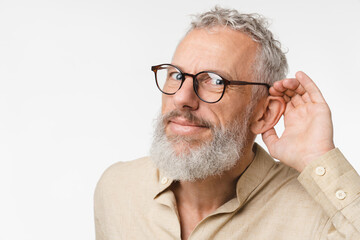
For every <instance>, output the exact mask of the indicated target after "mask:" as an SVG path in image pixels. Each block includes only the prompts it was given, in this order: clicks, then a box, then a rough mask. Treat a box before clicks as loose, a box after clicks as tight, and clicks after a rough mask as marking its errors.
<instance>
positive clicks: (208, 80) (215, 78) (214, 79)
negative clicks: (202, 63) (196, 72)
mask: <svg viewBox="0 0 360 240" xmlns="http://www.w3.org/2000/svg"><path fill="white" fill-rule="evenodd" d="M201 78H202V79H201V81H202V82H203V83H205V84H208V85H211V86H214V87H215V86H223V85H224V84H225V82H224V80H223V79H222V78H221V77H220V76H219V75H217V74H215V73H211V72H208V73H206V74H201Z"/></svg>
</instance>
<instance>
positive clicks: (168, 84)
mask: <svg viewBox="0 0 360 240" xmlns="http://www.w3.org/2000/svg"><path fill="white" fill-rule="evenodd" d="M182 78H183V76H182V73H181V72H180V70H179V69H177V68H175V67H173V66H171V65H167V64H164V65H161V66H160V67H159V68H158V69H157V71H156V82H157V85H158V88H159V89H160V91H162V92H164V93H167V94H174V93H175V92H176V91H177V90H179V88H180V86H181V82H182Z"/></svg>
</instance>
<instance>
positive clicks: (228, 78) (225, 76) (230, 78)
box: [171, 63, 239, 81]
mask: <svg viewBox="0 0 360 240" xmlns="http://www.w3.org/2000/svg"><path fill="white" fill-rule="evenodd" d="M171 64H173V65H174V66H176V67H178V68H179V69H180V70H181V71H182V72H186V71H184V70H183V67H181V66H179V65H177V64H174V63H171ZM199 72H213V73H216V74H217V75H219V76H220V77H222V78H225V79H226V80H229V81H231V80H239V79H233V78H232V77H231V75H230V74H228V73H227V72H224V71H222V70H214V69H204V70H201V71H198V72H196V73H194V74H197V73H199Z"/></svg>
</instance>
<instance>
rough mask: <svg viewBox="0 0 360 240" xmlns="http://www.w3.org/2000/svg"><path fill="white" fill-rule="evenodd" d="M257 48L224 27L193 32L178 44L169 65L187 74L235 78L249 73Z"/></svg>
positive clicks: (256, 45)
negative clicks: (209, 72) (203, 73)
mask: <svg viewBox="0 0 360 240" xmlns="http://www.w3.org/2000/svg"><path fill="white" fill-rule="evenodd" d="M257 48H258V44H257V43H256V42H254V41H253V40H252V39H251V38H250V37H249V36H248V35H246V34H244V33H242V32H240V31H235V30H233V29H230V28H228V27H214V28H211V29H194V30H192V31H191V32H189V33H188V34H187V35H186V36H185V37H184V39H183V40H182V41H181V42H180V43H179V45H178V47H177V49H176V51H175V54H174V57H173V61H172V62H173V64H175V65H177V66H179V67H180V68H181V69H182V70H184V71H186V72H189V73H196V72H199V71H204V70H211V71H217V72H218V73H219V74H221V73H222V72H225V74H228V75H231V76H228V77H232V78H234V77H238V78H239V77H245V76H244V75H248V74H249V73H250V69H251V68H252V64H253V62H254V60H255V56H256V52H257ZM240 75H241V76H240ZM224 77H226V76H224Z"/></svg>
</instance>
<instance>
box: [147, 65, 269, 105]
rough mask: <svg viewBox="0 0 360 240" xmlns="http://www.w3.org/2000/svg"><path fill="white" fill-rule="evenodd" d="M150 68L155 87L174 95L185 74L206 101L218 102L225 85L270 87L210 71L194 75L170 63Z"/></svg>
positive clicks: (199, 95)
mask: <svg viewBox="0 0 360 240" xmlns="http://www.w3.org/2000/svg"><path fill="white" fill-rule="evenodd" d="M151 70H152V71H153V72H154V73H155V81H156V85H157V87H158V88H159V90H160V91H161V92H162V93H164V94H167V95H174V94H175V93H176V92H177V91H178V90H179V89H180V88H181V86H182V85H183V83H184V81H185V77H186V76H189V77H192V79H193V87H194V91H195V93H196V95H197V96H198V97H199V98H200V99H201V100H202V101H204V102H207V103H216V102H219V101H220V100H221V98H222V97H223V96H224V93H225V89H226V86H227V85H263V86H266V87H267V88H270V85H269V84H267V83H259V82H244V81H230V80H227V79H225V78H223V77H221V76H219V75H218V74H216V73H214V72H210V71H202V72H199V73H197V74H195V75H193V74H190V73H184V72H182V71H181V70H180V69H179V68H178V67H176V66H174V65H172V64H160V65H156V66H152V67H151Z"/></svg>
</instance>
